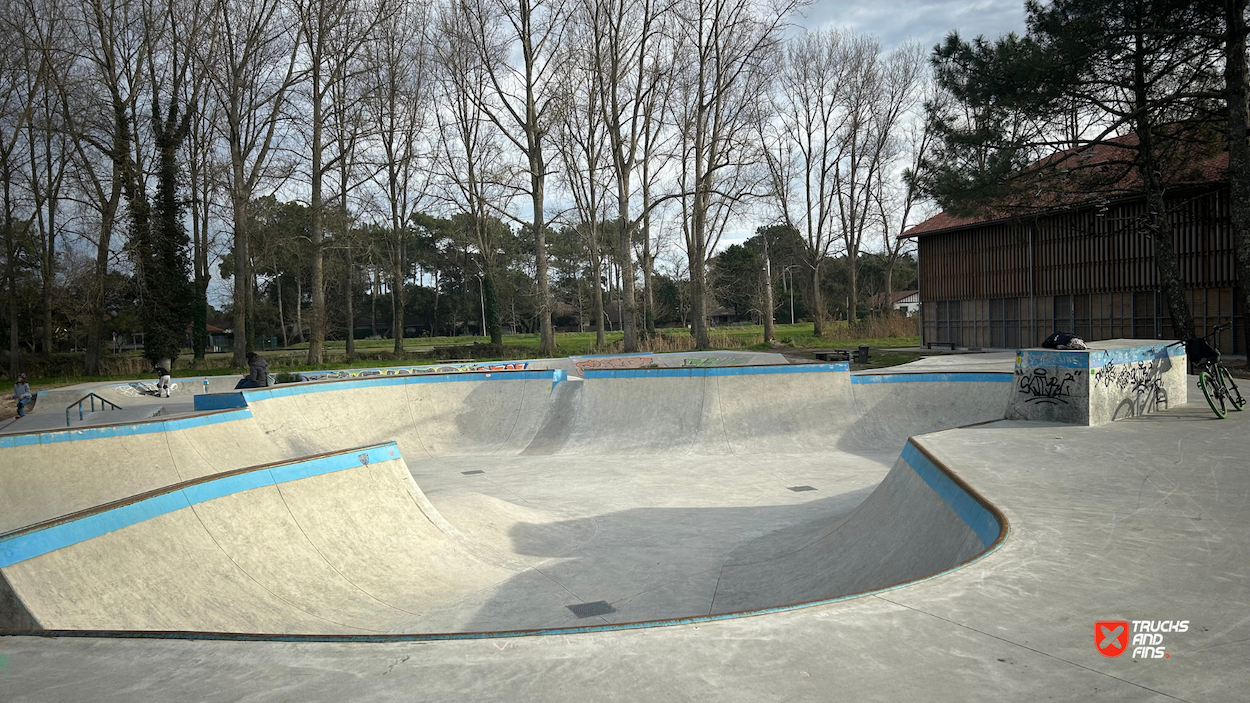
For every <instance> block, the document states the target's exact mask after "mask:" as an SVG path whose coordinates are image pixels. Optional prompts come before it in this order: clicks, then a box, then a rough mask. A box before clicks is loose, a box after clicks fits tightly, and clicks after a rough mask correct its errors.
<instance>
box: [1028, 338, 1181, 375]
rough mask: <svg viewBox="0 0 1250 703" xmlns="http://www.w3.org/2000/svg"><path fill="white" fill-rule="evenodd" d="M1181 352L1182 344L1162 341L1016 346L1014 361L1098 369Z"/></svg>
mask: <svg viewBox="0 0 1250 703" xmlns="http://www.w3.org/2000/svg"><path fill="white" fill-rule="evenodd" d="M1184 354H1185V347H1184V345H1180V344H1174V343H1170V342H1169V343H1164V342H1162V341H1160V342H1155V343H1152V344H1143V345H1141V346H1136V347H1124V348H1122V349H1073V350H1064V349H1017V350H1016V365H1017V366H1021V367H1024V368H1031V369H1032V368H1048V369H1098V368H1102V367H1103V366H1119V365H1120V364H1132V363H1135V362H1138V361H1152V360H1155V359H1162V358H1165V357H1174V356H1184Z"/></svg>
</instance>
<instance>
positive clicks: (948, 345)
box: [924, 342, 955, 351]
mask: <svg viewBox="0 0 1250 703" xmlns="http://www.w3.org/2000/svg"><path fill="white" fill-rule="evenodd" d="M924 345H925V348H927V349H932V348H933V347H935V346H938V347H946V348H948V349H950V350H951V351H955V343H954V342H925V343H924Z"/></svg>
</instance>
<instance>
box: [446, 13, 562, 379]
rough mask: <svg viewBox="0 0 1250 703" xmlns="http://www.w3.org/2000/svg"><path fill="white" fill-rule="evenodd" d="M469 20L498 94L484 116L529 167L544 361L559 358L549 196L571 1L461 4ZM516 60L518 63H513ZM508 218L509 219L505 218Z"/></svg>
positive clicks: (526, 177) (522, 184) (524, 178)
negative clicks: (550, 265) (550, 155)
mask: <svg viewBox="0 0 1250 703" xmlns="http://www.w3.org/2000/svg"><path fill="white" fill-rule="evenodd" d="M457 1H458V2H459V3H460V5H461V7H462V8H463V9H464V10H465V12H466V16H467V18H468V20H469V21H468V22H467V28H468V29H469V33H468V36H467V37H466V38H467V39H469V40H470V41H471V42H472V45H473V47H474V48H475V49H476V50H477V52H478V56H479V58H480V60H481V64H482V68H483V70H484V72H485V74H486V76H487V78H488V79H489V81H490V86H491V88H492V91H491V94H490V96H489V98H487V96H482V98H483V99H482V100H481V101H480V102H479V104H478V109H480V110H481V111H482V113H483V114H485V115H486V116H487V118H488V119H490V120H491V122H493V123H494V124H495V126H496V127H497V128H498V129H499V131H500V133H502V134H503V135H504V137H505V138H506V139H507V140H508V141H510V142H511V143H512V145H513V146H514V147H515V148H516V150H517V151H518V152H519V154H520V155H521V157H522V159H523V166H522V171H523V173H522V175H521V177H520V178H518V179H517V180H516V184H517V187H518V188H519V190H520V191H521V192H523V193H525V194H526V195H529V198H530V215H529V219H528V221H525V219H524V218H515V219H518V220H519V221H521V222H524V224H525V225H526V226H528V227H529V228H530V231H531V234H532V236H533V237H534V260H535V268H536V273H537V279H538V329H539V343H538V353H539V354H540V355H542V356H551V355H553V354H555V348H556V340H555V333H554V330H553V329H552V326H551V308H552V301H551V286H550V283H549V281H548V273H547V226H548V223H547V219H546V209H545V208H546V192H547V176H548V168H549V165H548V163H547V161H548V155H547V147H548V146H549V145H548V141H549V139H548V137H549V133H550V131H551V130H552V128H553V125H554V124H555V121H556V119H557V117H558V116H557V115H556V112H557V110H558V109H559V107H560V105H561V104H562V101H563V93H564V86H563V85H562V84H561V79H562V77H563V75H564V70H563V64H564V61H565V60H566V57H567V55H568V51H567V47H566V45H565V40H564V35H565V32H566V31H567V29H568V19H569V15H570V12H571V9H572V5H571V0H457ZM513 56H516V57H518V59H517V60H515V61H514V60H513ZM504 214H506V215H507V216H509V217H512V215H511V214H510V213H507V212H504Z"/></svg>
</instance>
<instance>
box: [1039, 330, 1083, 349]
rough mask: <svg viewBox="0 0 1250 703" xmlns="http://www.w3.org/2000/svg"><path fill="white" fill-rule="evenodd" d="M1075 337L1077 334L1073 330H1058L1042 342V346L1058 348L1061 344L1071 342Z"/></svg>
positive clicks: (1044, 347)
mask: <svg viewBox="0 0 1250 703" xmlns="http://www.w3.org/2000/svg"><path fill="white" fill-rule="evenodd" d="M1074 337H1076V335H1075V334H1072V333H1071V332H1056V333H1054V334H1052V335H1050V336H1049V337H1047V338H1046V341H1044V342H1042V348H1043V349H1058V348H1059V345H1061V344H1067V343H1068V342H1071V341H1072V339H1073V338H1074Z"/></svg>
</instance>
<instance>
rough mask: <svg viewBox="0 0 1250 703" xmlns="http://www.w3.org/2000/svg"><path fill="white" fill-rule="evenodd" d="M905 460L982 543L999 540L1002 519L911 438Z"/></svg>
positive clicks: (989, 543) (904, 450) (987, 544)
mask: <svg viewBox="0 0 1250 703" xmlns="http://www.w3.org/2000/svg"><path fill="white" fill-rule="evenodd" d="M903 461H905V462H907V465H908V466H910V467H911V468H912V471H915V472H916V474H918V475H919V476H920V478H922V479H924V482H925V483H927V484H929V488H932V489H933V491H934V492H935V493H937V494H938V496H939V497H940V498H941V499H942V500H943V501H945V502H946V504H947V505H949V506H950V507H951V510H954V511H955V514H956V515H958V516H959V517H960V519H961V520H963V521H964V522H965V523H966V524H967V525H968V527H969V528H971V529H972V531H973V532H975V533H977V536H978V537H980V538H981V544H982V545H983V546H985V547H988V546H990V545H991V544H993V543H994V540H996V539H998V534H999V532H1001V531H1002V526H1001V525H999V524H998V520H997V519H995V517H994V515H993V514H992V513H990V511H989V510H986V509H985V506H984V505H981V503H979V502H978V501H977V500H976V499H975V498H973V497H972V496H970V495H968V493H967V492H966V491H965V490H964V489H963V488H960V486H959V484H957V483H955V482H954V481H952V480H951V478H950V476H948V475H947V474H946V472H945V471H942V470H941V469H939V468H938V467H937V466H934V465H933V462H932V461H929V458H928V457H927V456H925V455H924V454H923V453H921V452H920V450H919V449H916V445H914V444H912V442H911V440H908V442H907V445H906V446H905V447H903Z"/></svg>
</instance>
